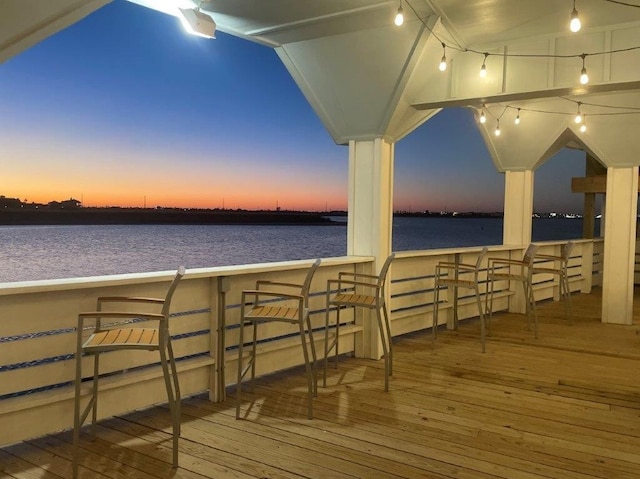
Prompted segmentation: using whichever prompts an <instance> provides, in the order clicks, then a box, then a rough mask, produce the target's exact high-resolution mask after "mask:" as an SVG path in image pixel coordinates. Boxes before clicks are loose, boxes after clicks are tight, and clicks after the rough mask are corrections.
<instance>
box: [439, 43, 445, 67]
mask: <svg viewBox="0 0 640 479" xmlns="http://www.w3.org/2000/svg"><path fill="white" fill-rule="evenodd" d="M446 69H447V47H446V46H445V44H444V43H443V44H442V59H441V60H440V65H438V70H440V71H441V72H443V71H445V70H446Z"/></svg>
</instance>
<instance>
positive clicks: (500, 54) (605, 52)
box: [405, 0, 640, 77]
mask: <svg viewBox="0 0 640 479" xmlns="http://www.w3.org/2000/svg"><path fill="white" fill-rule="evenodd" d="M602 1H605V2H610V3H617V4H620V5H625V6H629V7H636V8H640V5H633V4H629V3H626V2H619V1H616V0H602ZM405 4H406V5H407V6H408V7H409V9H410V10H411V11H412V12H413V14H414V16H415V17H416V18H417V19H418V20H420V23H422V25H423V26H424V28H426V29H427V30H428V31H429V33H431V35H433V37H434V38H435V39H436V40H438V41H439V42H440V43H441V44H442V46H443V48H445V49H446V48H448V49H450V50H455V51H458V52H460V53H474V54H476V55H483V56H484V59H483V62H482V65H483V67H482V68H481V70H480V71H481V74H480V75H481V76H483V73H482V72H484V74H486V70H487V68H486V61H487V58H488V57H490V56H497V57H502V58H580V59H582V63H583V70H585V73H586V69H585V67H584V62H585V60H586V58H587V57H592V56H599V55H613V54H616V53H625V52H631V51H635V50H640V45H637V46H632V47H626V48H616V49H613V50H601V51H594V52H589V53H575V54H550V53H506V52H497V53H489V52H486V51H479V50H474V49H473V48H465V47H462V46H460V45H458V44H450V43H447V42H445V41H444V40H443V39H442V38H441V37H440V36H438V34H437V33H436V32H435V31H434V30H433V29H432V28H430V27H429V25H428V24H427V22H426V21H425V20H424V19H423V18H422V17H421V16H420V15H419V14H418V12H417V11H416V9H415V8H414V7H413V5H412V4H411V2H410V1H409V0H405ZM581 77H582V72H581Z"/></svg>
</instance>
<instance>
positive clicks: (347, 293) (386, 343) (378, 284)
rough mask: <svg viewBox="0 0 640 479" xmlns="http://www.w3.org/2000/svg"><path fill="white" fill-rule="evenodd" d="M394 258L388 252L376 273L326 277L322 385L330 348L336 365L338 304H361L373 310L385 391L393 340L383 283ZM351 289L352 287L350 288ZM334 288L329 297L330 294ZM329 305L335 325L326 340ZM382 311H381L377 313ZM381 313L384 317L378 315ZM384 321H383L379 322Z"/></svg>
mask: <svg viewBox="0 0 640 479" xmlns="http://www.w3.org/2000/svg"><path fill="white" fill-rule="evenodd" d="M394 258H395V253H391V255H389V256H388V257H387V259H386V260H385V262H384V264H383V265H382V268H380V273H379V274H378V275H371V274H364V273H351V272H341V273H339V274H338V279H329V280H328V281H327V296H326V297H327V309H326V317H325V338H324V345H325V346H324V375H323V381H322V383H323V387H326V386H327V367H328V361H329V353H330V352H331V351H332V350H334V361H335V367H336V368H337V367H338V346H339V341H340V311H341V309H342V308H345V307H351V308H354V309H355V308H358V307H360V308H365V309H369V310H375V312H376V319H377V322H378V329H379V331H380V339H381V341H382V351H383V354H384V390H385V391H389V376H391V375H392V374H393V343H392V341H391V326H390V323H389V312H388V311H387V304H386V301H385V284H386V278H387V273H388V272H389V267H390V266H391V262H392V261H393V259H394ZM356 288H363V289H364V290H367V291H370V292H371V293H373V294H368V295H367V294H359V293H357V292H356V291H355V290H356ZM351 290H353V291H351ZM334 291H337V293H336V294H335V296H334V297H333V298H331V294H332V293H333V292H334ZM331 307H335V308H336V328H335V337H334V338H333V341H331V342H329V313H330V311H331ZM381 311H382V313H381ZM382 315H384V321H383V318H382ZM383 323H384V324H383Z"/></svg>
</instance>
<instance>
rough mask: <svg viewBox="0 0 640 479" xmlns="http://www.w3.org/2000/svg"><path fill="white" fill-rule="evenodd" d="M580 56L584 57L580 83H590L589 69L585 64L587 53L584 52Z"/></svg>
mask: <svg viewBox="0 0 640 479" xmlns="http://www.w3.org/2000/svg"><path fill="white" fill-rule="evenodd" d="M580 57H581V58H582V70H580V83H581V84H583V85H586V84H587V83H589V75H587V69H586V68H585V66H584V60H585V58H587V55H586V53H583V54H582V55H580Z"/></svg>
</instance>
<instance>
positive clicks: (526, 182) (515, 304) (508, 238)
mask: <svg viewBox="0 0 640 479" xmlns="http://www.w3.org/2000/svg"><path fill="white" fill-rule="evenodd" d="M532 216H533V171H532V170H525V171H509V170H507V171H506V172H505V176H504V219H503V226H502V228H503V229H502V244H508V245H518V246H520V245H527V244H529V243H530V242H531V222H532ZM517 259H520V257H518V258H517ZM509 289H511V290H512V291H513V295H512V296H510V297H509V311H511V312H513V313H524V312H525V311H526V299H525V295H524V292H523V290H522V288H521V287H520V285H519V284H516V283H515V282H511V284H510V285H509Z"/></svg>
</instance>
